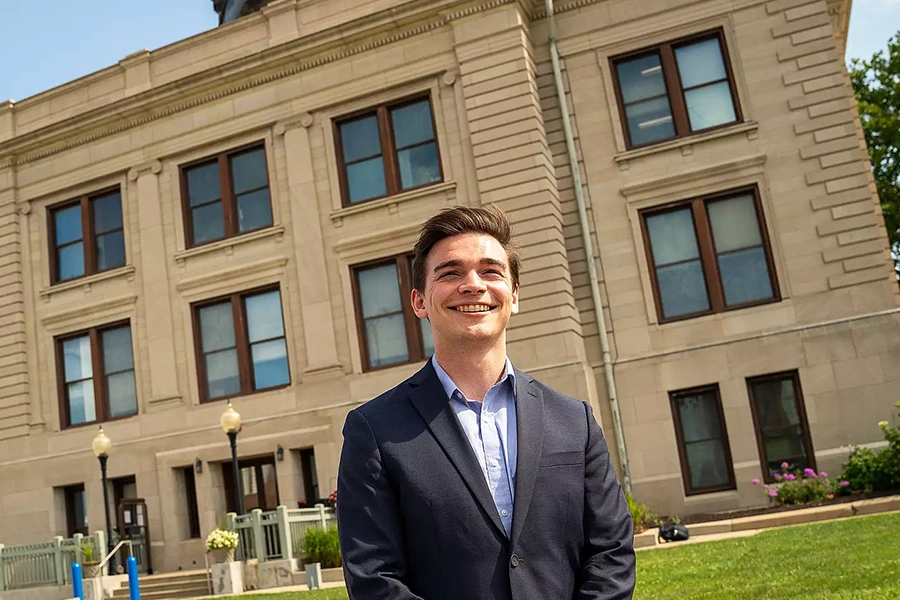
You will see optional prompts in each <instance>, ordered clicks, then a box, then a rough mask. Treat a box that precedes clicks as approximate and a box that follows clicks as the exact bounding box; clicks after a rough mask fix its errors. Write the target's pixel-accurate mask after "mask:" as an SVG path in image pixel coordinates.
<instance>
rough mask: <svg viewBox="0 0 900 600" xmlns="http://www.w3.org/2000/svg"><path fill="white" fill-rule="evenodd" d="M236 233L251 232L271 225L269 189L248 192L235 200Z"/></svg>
mask: <svg viewBox="0 0 900 600" xmlns="http://www.w3.org/2000/svg"><path fill="white" fill-rule="evenodd" d="M237 208H238V231H241V232H244V231H253V230H254V229H261V228H263V227H269V226H270V225H271V224H272V207H271V206H270V204H269V188H265V189H262V190H257V191H255V192H250V193H249V194H244V195H243V196H238V198H237Z"/></svg>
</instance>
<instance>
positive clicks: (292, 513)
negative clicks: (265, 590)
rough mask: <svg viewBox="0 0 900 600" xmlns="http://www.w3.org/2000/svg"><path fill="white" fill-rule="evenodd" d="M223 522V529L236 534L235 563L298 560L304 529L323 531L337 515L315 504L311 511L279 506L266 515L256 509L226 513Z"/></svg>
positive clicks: (333, 521) (335, 521)
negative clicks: (313, 528)
mask: <svg viewBox="0 0 900 600" xmlns="http://www.w3.org/2000/svg"><path fill="white" fill-rule="evenodd" d="M225 522H226V528H227V529H230V530H232V531H236V532H237V534H238V547H237V551H236V552H235V558H236V559H237V560H247V559H251V558H255V559H257V560H259V562H266V561H269V560H279V559H283V560H287V559H291V558H294V557H299V556H300V554H301V552H302V546H303V539H304V537H305V535H306V530H307V529H309V528H310V527H319V528H322V529H327V528H328V527H329V526H330V525H331V524H336V523H337V516H336V515H335V512H334V509H333V508H326V507H325V505H323V504H316V506H315V507H314V508H296V509H289V508H287V507H286V506H279V507H277V508H276V509H275V510H272V511H267V512H263V511H261V510H259V509H258V508H257V509H254V510H253V511H251V512H250V514H249V515H237V514H235V513H228V515H227V516H226V519H225Z"/></svg>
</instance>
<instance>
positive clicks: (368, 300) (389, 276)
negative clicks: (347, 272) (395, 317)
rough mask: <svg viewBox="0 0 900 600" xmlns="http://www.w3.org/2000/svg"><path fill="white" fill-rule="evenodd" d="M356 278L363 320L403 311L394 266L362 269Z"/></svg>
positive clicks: (398, 282)
mask: <svg viewBox="0 0 900 600" xmlns="http://www.w3.org/2000/svg"><path fill="white" fill-rule="evenodd" d="M356 276H357V278H358V279H357V281H359V296H360V301H361V303H362V316H363V318H364V319H368V318H370V317H378V316H381V315H387V314H391V313H396V312H400V311H402V310H403V304H402V301H401V299H400V281H399V279H398V276H397V265H396V264H394V263H391V264H388V265H381V266H380V267H371V268H368V269H362V270H360V271H358V272H357V275H356Z"/></svg>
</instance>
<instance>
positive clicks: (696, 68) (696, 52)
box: [675, 38, 727, 89]
mask: <svg viewBox="0 0 900 600" xmlns="http://www.w3.org/2000/svg"><path fill="white" fill-rule="evenodd" d="M675 61H676V62H677V63H678V75H679V76H680V77H681V87H682V88H683V89H686V88H691V87H694V86H697V85H703V84H704V83H709V82H710V81H719V80H721V79H725V78H726V77H727V75H726V73H725V63H724V62H723V61H722V50H721V48H720V47H719V40H718V38H713V39H711V40H704V41H702V42H697V43H696V44H691V45H689V46H682V47H681V48H676V49H675Z"/></svg>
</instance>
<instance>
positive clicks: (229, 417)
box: [219, 400, 244, 515]
mask: <svg viewBox="0 0 900 600" xmlns="http://www.w3.org/2000/svg"><path fill="white" fill-rule="evenodd" d="M219 424H220V425H221V426H222V431H224V432H225V433H226V434H228V441H229V443H230V444H231V483H232V488H233V490H232V492H233V494H234V511H235V512H236V513H237V514H239V515H242V514H244V493H243V491H241V483H242V482H241V471H240V469H239V468H238V459H237V436H238V433H239V432H240V431H241V414H240V413H239V412H238V411H236V410H234V407H233V406H232V405H231V401H230V400H229V401H228V406H226V407H225V412H223V413H222V416H221V418H220V419H219Z"/></svg>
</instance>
